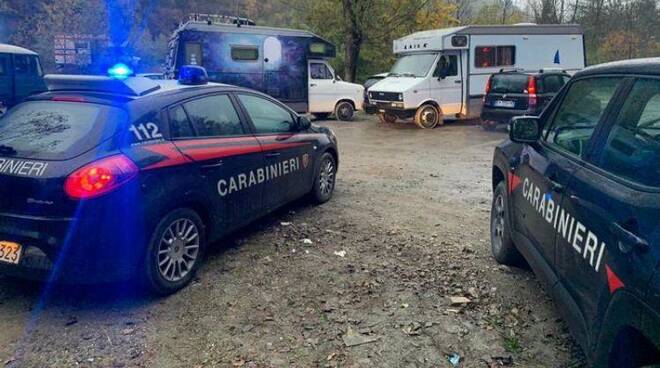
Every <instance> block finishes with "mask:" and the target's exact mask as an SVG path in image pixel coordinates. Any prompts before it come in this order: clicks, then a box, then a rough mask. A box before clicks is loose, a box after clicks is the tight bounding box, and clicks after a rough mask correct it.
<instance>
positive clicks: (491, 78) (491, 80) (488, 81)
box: [483, 75, 493, 103]
mask: <svg viewBox="0 0 660 368" xmlns="http://www.w3.org/2000/svg"><path fill="white" fill-rule="evenodd" d="M492 83H493V76H492V75H491V76H490V77H488V80H487V81H486V93H484V98H483V102H484V103H486V95H488V92H490V86H491V85H492Z"/></svg>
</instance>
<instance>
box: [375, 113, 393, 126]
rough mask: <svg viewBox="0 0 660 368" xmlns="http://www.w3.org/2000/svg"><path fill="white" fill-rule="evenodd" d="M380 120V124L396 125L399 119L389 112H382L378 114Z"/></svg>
mask: <svg viewBox="0 0 660 368" xmlns="http://www.w3.org/2000/svg"><path fill="white" fill-rule="evenodd" d="M378 118H379V119H380V122H381V123H383V124H394V123H396V120H397V119H398V117H397V116H396V115H394V114H392V113H389V112H381V113H379V114H378Z"/></svg>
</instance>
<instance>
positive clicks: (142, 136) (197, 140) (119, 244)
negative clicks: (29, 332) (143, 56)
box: [0, 66, 338, 294]
mask: <svg viewBox="0 0 660 368" xmlns="http://www.w3.org/2000/svg"><path fill="white" fill-rule="evenodd" d="M113 72H115V73H116V74H118V75H120V76H123V77H125V76H126V74H128V68H126V67H125V66H120V67H118V68H113ZM46 82H47V85H48V88H49V91H48V92H45V93H42V94H39V95H36V96H33V97H32V98H30V99H29V100H28V101H27V102H25V103H22V104H20V105H17V106H16V107H14V108H12V109H10V110H9V112H8V113H7V115H5V116H4V117H3V118H2V119H1V120H0V270H1V271H2V272H3V273H7V274H11V275H17V276H28V277H39V278H48V279H51V280H58V281H75V282H79V281H89V282H100V281H115V280H123V279H126V280H133V279H134V278H133V276H138V277H139V279H141V280H142V281H144V282H145V284H146V286H148V288H149V289H150V290H151V291H153V292H155V293H160V294H166V293H171V292H174V291H176V290H178V289H180V288H182V287H183V286H185V285H186V284H187V283H188V282H190V280H191V278H192V277H193V275H194V273H195V271H196V270H197V269H198V267H199V266H200V263H201V261H202V257H203V255H204V251H205V249H206V248H207V245H208V244H209V243H211V242H213V241H215V240H217V239H219V238H220V237H222V236H223V235H224V234H227V233H228V232H230V231H232V230H234V229H236V228H238V227H241V226H243V225H246V224H247V223H249V222H251V221H252V220H254V219H256V218H257V217H260V216H262V215H264V214H266V213H268V212H270V211H273V210H275V209H276V208H278V207H281V206H282V205H284V204H286V203H288V202H291V201H292V200H294V199H297V198H299V197H303V196H305V195H309V196H310V197H311V198H312V199H313V200H315V201H316V202H318V203H323V202H326V201H328V200H329V199H330V198H331V196H332V194H333V189H334V185H335V175H336V173H337V165H338V156H337V154H338V153H337V142H336V138H335V136H334V134H333V133H332V132H331V131H330V130H329V129H327V128H323V127H318V126H313V125H311V124H310V122H309V120H308V119H307V118H306V117H302V116H298V115H297V114H295V113H294V112H293V111H292V110H290V109H289V108H288V107H286V106H285V105H283V104H282V103H280V102H278V101H277V100H274V99H273V98H271V97H269V96H266V95H264V94H261V93H258V92H254V91H251V90H247V89H243V88H238V87H233V86H228V85H220V84H211V83H207V77H206V72H205V71H204V69H203V68H200V67H195V66H190V67H184V68H183V69H182V70H181V73H180V79H179V81H178V82H177V81H154V80H150V79H147V78H139V77H128V78H117V77H102V76H100V77H91V76H88V77H83V76H47V77H46Z"/></svg>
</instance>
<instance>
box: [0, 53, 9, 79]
mask: <svg viewBox="0 0 660 368" xmlns="http://www.w3.org/2000/svg"><path fill="white" fill-rule="evenodd" d="M10 59H11V55H9V54H0V76H2V75H8V74H9V66H10V65H11V63H10Z"/></svg>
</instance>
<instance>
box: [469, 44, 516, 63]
mask: <svg viewBox="0 0 660 368" xmlns="http://www.w3.org/2000/svg"><path fill="white" fill-rule="evenodd" d="M515 63H516V47H515V46H478V47H476V48H475V56H474V66H475V67H477V68H492V67H497V66H511V65H515Z"/></svg>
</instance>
